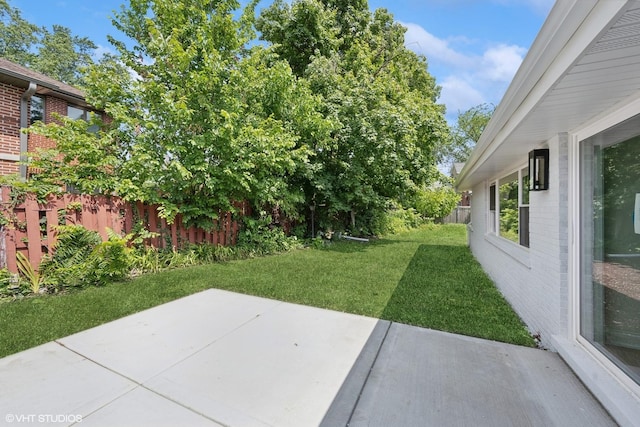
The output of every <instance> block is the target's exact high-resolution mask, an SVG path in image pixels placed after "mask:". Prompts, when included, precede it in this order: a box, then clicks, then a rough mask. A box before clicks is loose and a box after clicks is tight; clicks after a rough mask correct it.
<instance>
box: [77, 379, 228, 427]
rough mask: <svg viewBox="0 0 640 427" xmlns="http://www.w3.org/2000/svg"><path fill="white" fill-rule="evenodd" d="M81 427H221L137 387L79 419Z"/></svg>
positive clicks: (221, 426)
mask: <svg viewBox="0 0 640 427" xmlns="http://www.w3.org/2000/svg"><path fill="white" fill-rule="evenodd" d="M77 425H78V426H82V427H117V426H136V427H156V426H189V427H224V426H223V425H222V424H218V423H216V422H214V421H212V420H210V419H208V418H205V417H204V416H202V415H200V414H198V413H196V412H194V411H192V410H190V409H187V408H185V407H183V406H180V405H178V404H176V403H175V402H172V401H171V400H169V399H167V398H164V397H162V396H159V395H158V394H156V393H154V392H152V391H150V390H147V389H145V388H143V387H138V388H136V389H135V390H133V391H131V392H129V393H127V394H124V395H122V396H121V397H119V398H118V399H117V400H115V401H113V402H111V403H110V404H109V405H106V406H105V407H103V408H102V409H100V410H98V411H96V412H94V413H92V414H89V415H87V416H85V417H84V418H82V422H81V423H78V424H77Z"/></svg>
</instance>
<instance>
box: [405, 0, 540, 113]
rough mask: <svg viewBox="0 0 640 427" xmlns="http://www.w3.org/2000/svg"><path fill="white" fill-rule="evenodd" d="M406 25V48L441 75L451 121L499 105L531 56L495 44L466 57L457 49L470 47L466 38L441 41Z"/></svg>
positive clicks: (438, 78)
mask: <svg viewBox="0 0 640 427" xmlns="http://www.w3.org/2000/svg"><path fill="white" fill-rule="evenodd" d="M506 1H524V0H506ZM529 1H533V0H529ZM539 1H545V0H539ZM402 25H404V26H405V27H407V32H406V34H405V46H406V47H407V48H408V49H411V50H413V51H414V52H416V53H418V54H423V55H425V56H426V57H427V61H428V63H429V71H430V72H431V73H432V74H433V73H434V70H437V71H438V74H437V75H436V74H434V75H435V77H436V83H437V84H439V85H440V86H441V87H442V91H441V95H440V99H439V102H441V103H443V104H445V105H446V107H447V119H448V120H449V121H455V119H456V117H457V115H458V112H463V111H466V110H468V109H469V108H471V107H474V106H476V105H480V104H484V103H487V104H494V105H497V104H498V103H499V102H500V100H501V99H502V96H503V94H504V92H505V90H506V88H507V87H508V85H509V83H511V80H512V79H513V76H514V75H515V73H516V71H517V70H518V67H520V64H521V63H522V60H523V58H524V56H525V55H526V52H527V49H525V48H523V47H521V46H517V45H507V44H493V45H490V46H489V47H488V48H486V49H485V50H484V51H480V52H477V53H472V54H468V53H463V52H461V51H459V50H456V49H455V48H454V46H462V47H465V46H468V45H469V42H468V40H466V39H464V38H450V39H446V40H445V39H440V38H438V37H436V36H434V35H433V34H430V33H429V32H427V31H426V30H425V29H424V28H422V27H421V26H420V25H418V24H413V23H404V22H403V23H402Z"/></svg>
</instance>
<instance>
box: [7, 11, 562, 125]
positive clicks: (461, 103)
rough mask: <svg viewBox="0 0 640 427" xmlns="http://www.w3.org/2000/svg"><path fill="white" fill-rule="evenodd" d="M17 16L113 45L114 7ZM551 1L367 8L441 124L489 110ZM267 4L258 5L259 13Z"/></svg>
mask: <svg viewBox="0 0 640 427" xmlns="http://www.w3.org/2000/svg"><path fill="white" fill-rule="evenodd" d="M9 2H10V4H11V6H13V7H17V8H19V9H20V10H21V11H22V16H23V17H24V18H25V19H27V20H28V21H30V22H33V23H35V24H37V25H43V26H46V27H48V28H50V27H51V25H53V24H60V25H64V26H66V27H69V28H71V30H72V32H73V33H74V34H76V35H78V36H86V37H89V38H90V39H91V40H93V41H94V43H96V44H97V45H98V46H99V47H100V48H99V49H100V50H104V49H109V48H110V45H109V43H108V42H107V38H106V36H107V34H110V35H113V36H115V37H116V38H117V39H118V38H120V34H118V32H117V31H116V30H115V29H114V28H113V27H112V25H111V21H110V20H109V16H111V14H112V11H113V10H116V9H119V6H120V4H122V2H123V1H122V0H97V1H96V0H91V1H89V0H9ZM553 3H554V0H369V7H370V9H371V10H375V9H377V8H379V7H384V8H386V9H388V10H389V11H390V12H391V13H393V15H394V16H395V19H396V20H397V21H399V22H401V23H402V24H403V25H405V26H406V27H407V28H408V31H407V34H406V45H407V47H408V48H409V49H411V50H413V51H415V52H417V53H420V54H423V55H425V56H426V57H427V60H428V64H429V72H430V73H431V74H432V75H433V76H435V78H436V82H437V84H438V85H440V86H441V87H442V93H441V98H440V102H441V103H444V104H445V105H446V106H447V118H448V119H449V121H454V120H455V117H457V114H458V112H459V111H460V112H461V111H465V110H467V109H469V108H471V107H473V106H476V105H478V104H482V103H490V104H494V105H497V104H498V103H499V101H500V99H501V98H502V95H503V94H504V92H505V90H506V89H507V87H508V85H509V83H510V82H511V79H512V77H513V75H514V74H515V72H516V70H517V69H518V66H519V65H520V63H521V62H522V59H523V58H524V56H525V55H526V53H527V50H528V49H529V47H530V46H531V43H532V42H533V40H534V39H535V37H536V35H537V33H538V31H539V30H540V28H541V27H542V24H543V22H544V20H545V18H546V16H547V15H548V13H549V11H550V10H551V7H552V6H553ZM263 4H264V5H267V4H269V0H263V2H262V3H261V5H263Z"/></svg>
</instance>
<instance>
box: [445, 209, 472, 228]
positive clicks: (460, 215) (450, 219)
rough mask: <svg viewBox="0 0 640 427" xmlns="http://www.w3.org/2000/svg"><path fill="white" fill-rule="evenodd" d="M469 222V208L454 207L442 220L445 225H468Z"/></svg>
mask: <svg viewBox="0 0 640 427" xmlns="http://www.w3.org/2000/svg"><path fill="white" fill-rule="evenodd" d="M469 221H471V206H456V208H455V209H454V210H453V211H451V213H450V214H449V215H447V216H446V217H444V218H443V221H442V222H444V223H445V224H451V223H453V224H468V223H469Z"/></svg>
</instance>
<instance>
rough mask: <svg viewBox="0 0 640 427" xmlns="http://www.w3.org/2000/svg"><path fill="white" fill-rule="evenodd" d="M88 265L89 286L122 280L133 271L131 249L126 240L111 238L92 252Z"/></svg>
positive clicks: (87, 279)
mask: <svg viewBox="0 0 640 427" xmlns="http://www.w3.org/2000/svg"><path fill="white" fill-rule="evenodd" d="M86 263H87V276H88V277H86V278H85V282H86V283H88V284H92V285H104V284H106V283H109V282H114V281H117V280H122V279H124V278H126V277H127V276H128V275H129V272H130V271H131V265H132V255H131V249H129V248H128V247H127V241H126V240H125V239H122V238H114V237H110V238H109V240H108V241H106V242H102V243H100V244H98V245H97V246H96V247H95V248H94V249H93V251H91V254H90V255H89V258H88V259H87V262H86Z"/></svg>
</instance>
